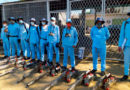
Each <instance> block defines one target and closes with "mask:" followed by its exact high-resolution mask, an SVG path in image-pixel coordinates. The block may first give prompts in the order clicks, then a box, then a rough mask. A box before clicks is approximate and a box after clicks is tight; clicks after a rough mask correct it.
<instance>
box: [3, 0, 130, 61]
mask: <svg viewBox="0 0 130 90" xmlns="http://www.w3.org/2000/svg"><path fill="white" fill-rule="evenodd" d="M128 11H130V0H35V1H29V2H18V3H7V4H3V19H5V20H7V19H8V18H9V17H10V16H14V17H16V18H17V17H19V16H22V17H23V18H24V19H25V21H26V22H29V19H30V18H31V17H35V18H36V19H37V21H38V22H39V20H40V19H41V18H43V17H45V18H48V20H50V17H51V16H54V17H56V18H57V24H58V25H59V27H60V32H61V34H62V30H63V28H64V27H65V24H66V19H67V18H68V17H70V18H71V19H72V21H73V25H74V26H75V27H76V28H77V31H78V34H79V42H78V45H77V49H76V53H77V50H78V48H79V47H85V55H86V56H88V57H92V53H91V49H92V47H91V46H92V40H91V38H90V30H91V28H92V26H93V25H94V22H95V19H96V18H97V17H101V16H102V17H104V19H105V21H106V23H105V25H106V26H107V27H108V28H109V31H110V33H111V37H110V39H109V40H108V41H107V58H108V59H113V60H114V59H115V60H120V59H122V58H123V57H122V56H123V54H121V53H119V52H118V51H117V47H118V39H119V33H120V28H121V24H122V22H123V21H124V20H126V18H127V16H126V13H127V12H128Z"/></svg>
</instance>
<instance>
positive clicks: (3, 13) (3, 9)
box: [2, 5, 5, 21]
mask: <svg viewBox="0 0 130 90" xmlns="http://www.w3.org/2000/svg"><path fill="white" fill-rule="evenodd" d="M4 20H5V7H4V5H2V21H4Z"/></svg>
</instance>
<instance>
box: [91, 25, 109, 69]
mask: <svg viewBox="0 0 130 90" xmlns="http://www.w3.org/2000/svg"><path fill="white" fill-rule="evenodd" d="M90 34H91V38H92V41H93V43H92V55H93V69H94V70H97V63H98V60H97V59H98V54H99V55H100V59H101V71H105V69H106V40H107V39H109V37H110V33H109V30H108V28H107V27H105V26H104V27H102V28H100V29H98V28H97V27H96V26H93V27H92V29H91V33H90Z"/></svg>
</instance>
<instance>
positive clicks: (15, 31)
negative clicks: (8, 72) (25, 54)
mask: <svg viewBox="0 0 130 90" xmlns="http://www.w3.org/2000/svg"><path fill="white" fill-rule="evenodd" d="M8 34H9V42H10V45H11V50H12V56H15V49H17V56H20V45H19V43H18V38H19V25H18V24H17V23H14V24H9V25H8Z"/></svg>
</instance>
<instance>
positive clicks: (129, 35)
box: [118, 18, 130, 75]
mask: <svg viewBox="0 0 130 90" xmlns="http://www.w3.org/2000/svg"><path fill="white" fill-rule="evenodd" d="M126 21H127V24H126V25H125V23H126ZM126 21H124V22H123V24H122V27H121V32H120V38H119V45H118V46H119V47H122V44H123V42H124V39H125V38H126V39H127V41H126V43H125V47H124V74H125V75H129V64H130V18H128V19H127V20H126Z"/></svg>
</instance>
